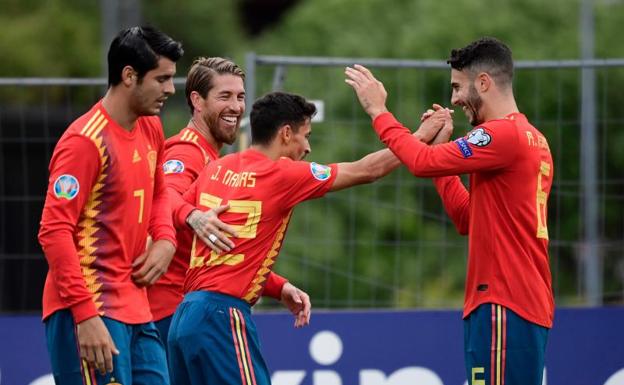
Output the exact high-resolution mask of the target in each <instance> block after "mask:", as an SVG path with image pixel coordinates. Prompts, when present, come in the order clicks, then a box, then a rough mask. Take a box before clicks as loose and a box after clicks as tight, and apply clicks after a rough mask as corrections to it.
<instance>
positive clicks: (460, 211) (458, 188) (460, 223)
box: [433, 176, 470, 235]
mask: <svg viewBox="0 0 624 385" xmlns="http://www.w3.org/2000/svg"><path fill="white" fill-rule="evenodd" d="M433 183H434V185H435V187H436V189H437V190H438V194H439V195H440V197H441V198H442V204H443V205H444V209H445V210H446V213H447V214H448V216H449V217H451V220H452V221H453V223H454V224H455V228H457V232H458V233H460V234H462V235H466V234H468V223H469V219H470V210H469V206H470V194H469V193H468V190H466V187H465V186H464V184H463V183H462V182H461V180H460V179H459V177H458V176H445V177H438V178H433Z"/></svg>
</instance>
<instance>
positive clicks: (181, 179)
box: [165, 141, 205, 229]
mask: <svg viewBox="0 0 624 385" xmlns="http://www.w3.org/2000/svg"><path fill="white" fill-rule="evenodd" d="M168 161H178V162H181V163H182V165H184V168H183V169H182V170H180V172H171V173H168V174H165V182H166V183H167V190H168V191H169V198H170V200H171V208H172V211H173V212H174V213H177V214H179V216H181V217H183V220H180V218H177V217H174V219H173V224H174V226H175V228H176V229H188V226H187V225H186V217H187V216H188V215H189V214H190V213H191V211H192V210H190V209H189V207H188V206H187V202H186V201H185V200H184V198H183V197H182V194H184V193H185V192H186V191H187V190H188V189H189V187H190V186H191V184H192V183H193V181H195V180H196V179H197V177H198V176H199V173H200V172H201V171H202V170H203V169H204V167H205V162H204V153H203V152H202V151H201V149H200V148H199V147H197V145H196V144H194V143H191V142H181V141H179V142H174V143H172V144H170V145H169V146H168V147H167V149H166V150H165V162H168ZM191 203H193V202H191ZM178 208H181V210H176V209H178Z"/></svg>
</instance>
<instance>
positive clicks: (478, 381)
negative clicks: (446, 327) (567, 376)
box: [464, 303, 548, 385]
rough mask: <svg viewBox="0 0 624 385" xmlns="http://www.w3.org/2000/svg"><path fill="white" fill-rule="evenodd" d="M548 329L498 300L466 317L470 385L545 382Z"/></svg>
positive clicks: (466, 358) (465, 345) (534, 384)
mask: <svg viewBox="0 0 624 385" xmlns="http://www.w3.org/2000/svg"><path fill="white" fill-rule="evenodd" d="M547 340H548V329H547V328H545V327H543V326H540V325H537V324H534V323H531V322H529V321H526V320H525V319H523V318H521V317H519V316H518V315H517V314H516V313H514V312H513V311H511V310H509V309H507V308H505V307H504V306H501V305H496V304H491V303H487V304H483V305H480V306H479V307H478V308H476V309H475V310H474V311H473V312H472V313H470V315H468V317H467V318H466V319H465V320H464V355H465V362H466V375H467V376H468V385H542V376H543V373H544V355H545V353H546V342H547Z"/></svg>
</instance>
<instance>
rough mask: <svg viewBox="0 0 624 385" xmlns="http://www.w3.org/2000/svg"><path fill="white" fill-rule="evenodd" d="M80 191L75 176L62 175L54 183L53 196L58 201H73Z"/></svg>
mask: <svg viewBox="0 0 624 385" xmlns="http://www.w3.org/2000/svg"><path fill="white" fill-rule="evenodd" d="M78 191H80V183H78V179H76V177H75V176H73V175H69V174H63V175H61V176H59V177H58V178H56V180H55V181H54V196H56V197H57V198H59V199H67V200H68V201H70V200H72V199H74V198H75V197H76V195H78Z"/></svg>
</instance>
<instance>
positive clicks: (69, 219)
mask: <svg viewBox="0 0 624 385" xmlns="http://www.w3.org/2000/svg"><path fill="white" fill-rule="evenodd" d="M163 143H164V137H163V133H162V125H161V123H160V119H159V118H158V117H141V118H139V119H138V120H137V122H136V125H135V127H134V129H133V130H132V131H131V132H128V131H126V130H124V129H123V128H122V127H120V126H119V125H118V124H117V123H115V122H114V121H113V120H112V119H111V117H110V116H109V115H108V113H107V112H106V111H105V110H104V108H103V107H102V102H101V101H100V102H98V103H97V104H96V105H95V106H93V108H91V110H90V111H89V112H87V113H86V114H85V115H83V116H81V117H80V118H78V119H77V120H76V121H74V122H73V123H72V124H71V125H70V126H69V128H68V129H67V131H65V133H64V134H63V136H62V137H61V139H60V140H59V142H58V143H57V145H56V148H55V149H54V154H53V155H52V160H51V161H50V168H49V171H50V179H49V184H48V191H47V195H46V201H45V205H44V208H43V214H42V218H41V228H40V230H39V242H40V243H41V246H42V247H43V251H44V253H45V256H46V258H47V260H48V265H49V272H48V276H47V278H46V283H45V288H44V291H43V317H44V318H46V317H48V316H49V315H51V314H52V313H54V312H55V311H57V310H60V309H67V308H69V309H71V311H72V314H73V316H74V319H75V321H76V322H77V323H78V322H81V321H83V320H85V319H88V318H91V317H93V316H96V315H98V314H99V315H102V316H106V317H109V318H112V319H115V320H118V321H121V322H124V323H131V324H135V323H144V322H149V321H151V319H152V315H151V313H150V309H149V304H148V301H147V294H146V290H145V289H144V288H141V287H138V286H137V285H135V284H134V283H133V282H132V279H131V274H132V272H133V268H132V262H133V261H134V259H135V258H136V257H138V256H139V255H141V254H142V253H143V252H145V245H146V241H147V233H148V230H149V232H150V234H152V236H153V238H154V239H155V240H160V239H167V240H169V241H171V242H173V243H174V244H175V230H174V228H173V226H172V221H171V208H170V204H169V197H168V194H167V190H166V187H165V184H164V177H163V173H162V167H161V164H162V153H163Z"/></svg>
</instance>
